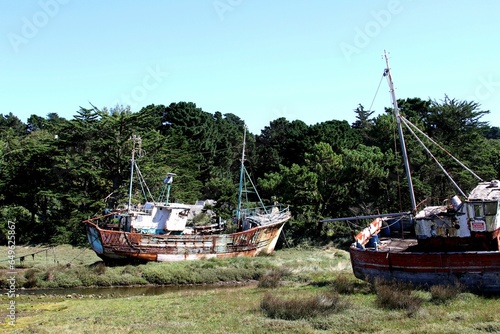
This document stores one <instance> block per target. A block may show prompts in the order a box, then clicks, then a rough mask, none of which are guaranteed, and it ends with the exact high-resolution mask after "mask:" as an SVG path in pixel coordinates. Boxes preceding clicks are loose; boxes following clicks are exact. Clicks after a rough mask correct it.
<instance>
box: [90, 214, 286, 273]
mask: <svg viewBox="0 0 500 334" xmlns="http://www.w3.org/2000/svg"><path fill="white" fill-rule="evenodd" d="M287 220H288V219H283V220H282V221H278V222H275V223H272V224H268V225H264V226H257V227H254V228H251V229H248V230H246V231H243V232H237V233H231V234H208V235H203V234H193V235H170V234H142V233H132V232H125V231H114V230H108V229H103V228H101V227H99V226H98V225H96V224H95V223H93V222H92V221H91V220H87V221H85V225H86V229H87V237H88V241H89V244H90V246H91V247H92V249H93V250H94V251H95V253H96V254H97V255H98V256H99V257H100V258H101V259H103V260H104V261H105V262H108V263H113V262H148V261H158V262H174V261H188V260H202V259H210V258H227V257H240V256H246V257H252V256H257V255H259V254H270V253H272V252H273V251H274V248H275V246H276V243H277V241H278V238H279V236H280V233H281V230H282V229H283V226H284V225H285V223H286V221H287Z"/></svg>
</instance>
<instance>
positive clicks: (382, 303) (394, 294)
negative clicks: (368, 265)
mask: <svg viewBox="0 0 500 334" xmlns="http://www.w3.org/2000/svg"><path fill="white" fill-rule="evenodd" d="M374 288H375V293H376V295H377V298H376V304H377V306H378V307H380V308H384V309H388V310H405V311H406V312H407V314H408V315H409V316H411V315H414V314H415V313H416V312H417V311H418V310H419V309H420V307H421V306H422V304H423V303H424V299H423V298H422V297H421V296H419V295H417V294H414V293H413V292H414V288H413V286H412V285H410V284H405V283H400V282H387V281H383V280H376V281H375V282H374Z"/></svg>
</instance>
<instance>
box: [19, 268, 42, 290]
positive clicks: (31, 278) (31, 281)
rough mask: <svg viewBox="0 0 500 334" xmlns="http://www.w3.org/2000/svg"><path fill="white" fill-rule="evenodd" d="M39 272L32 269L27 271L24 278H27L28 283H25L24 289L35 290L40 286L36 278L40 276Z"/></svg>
mask: <svg viewBox="0 0 500 334" xmlns="http://www.w3.org/2000/svg"><path fill="white" fill-rule="evenodd" d="M38 272H39V271H38V270H37V269H34V268H31V269H28V270H26V272H25V273H24V278H26V282H24V284H23V287H25V288H28V289H29V288H35V287H37V286H38V279H37V277H36V274H38Z"/></svg>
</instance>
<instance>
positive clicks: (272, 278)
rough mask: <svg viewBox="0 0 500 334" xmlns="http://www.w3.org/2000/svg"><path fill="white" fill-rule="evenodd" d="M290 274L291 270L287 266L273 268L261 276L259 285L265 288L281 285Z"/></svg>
mask: <svg viewBox="0 0 500 334" xmlns="http://www.w3.org/2000/svg"><path fill="white" fill-rule="evenodd" d="M289 275H290V271H289V270H288V269H287V268H271V269H269V270H267V271H266V272H265V273H264V274H263V275H262V276H261V277H260V278H259V283H258V284H257V287H259V288H265V289H269V288H271V289H274V288H277V287H280V286H281V284H282V279H283V278H285V277H287V276H289Z"/></svg>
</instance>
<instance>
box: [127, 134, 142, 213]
mask: <svg viewBox="0 0 500 334" xmlns="http://www.w3.org/2000/svg"><path fill="white" fill-rule="evenodd" d="M131 139H132V159H130V186H129V189H128V210H130V208H131V204H132V182H133V180H134V165H135V144H136V143H138V144H139V149H140V145H141V137H140V136H136V135H132V138H131Z"/></svg>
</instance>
